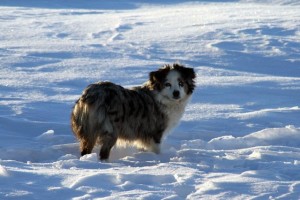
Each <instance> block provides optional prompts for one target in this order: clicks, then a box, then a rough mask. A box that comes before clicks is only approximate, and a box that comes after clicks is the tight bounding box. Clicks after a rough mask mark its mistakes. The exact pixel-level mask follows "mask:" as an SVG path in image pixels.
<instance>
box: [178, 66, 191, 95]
mask: <svg viewBox="0 0 300 200" xmlns="http://www.w3.org/2000/svg"><path fill="white" fill-rule="evenodd" d="M174 68H175V69H177V70H178V71H179V72H180V73H181V74H182V76H183V79H184V80H186V83H187V85H188V91H187V93H188V94H191V93H193V91H194V89H195V78H196V73H195V71H194V69H193V68H189V67H185V66H183V65H180V64H177V63H175V64H174Z"/></svg>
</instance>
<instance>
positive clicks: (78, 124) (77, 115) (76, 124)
mask: <svg viewBox="0 0 300 200" xmlns="http://www.w3.org/2000/svg"><path fill="white" fill-rule="evenodd" d="M88 124H89V113H88V105H87V104H85V103H84V102H82V101H81V99H79V100H78V101H77V102H76V104H75V106H74V109H73V111H72V114H71V126H72V130H73V133H74V135H75V136H76V137H77V138H78V139H80V138H82V137H84V136H85V135H88V134H89V133H88V132H89V130H88Z"/></svg>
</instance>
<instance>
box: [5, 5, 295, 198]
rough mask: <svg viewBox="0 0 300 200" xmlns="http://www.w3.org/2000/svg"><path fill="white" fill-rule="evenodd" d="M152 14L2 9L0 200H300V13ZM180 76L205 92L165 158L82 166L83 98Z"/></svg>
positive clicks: (171, 9) (182, 10) (117, 156)
mask: <svg viewBox="0 0 300 200" xmlns="http://www.w3.org/2000/svg"><path fill="white" fill-rule="evenodd" d="M149 2H151V3H149ZM149 2H148V1H142V0H140V1H139V0H129V1H96V0H90V1H83V0H82V1H79V0H73V1H71V0H66V1H60V0H52V1H46V0H40V1H38V0H26V1H22V0H1V1H0V13H1V14H0V199H72V198H74V199H114V200H115V199H299V198H300V3H299V1H296V0H274V1H271V0H268V1H260V0H256V1H255V0H254V1H247V0H243V1H234V0H232V1H231V0H220V1H180V0H177V1H162V0H155V1H149ZM173 62H181V63H182V64H185V65H186V66H189V67H194V69H195V71H196V72H197V81H196V84H197V88H196V90H195V92H194V95H193V98H192V101H191V102H190V104H189V106H188V107H187V109H186V112H185V115H184V116H183V118H182V120H181V123H180V125H179V126H178V127H177V128H176V129H174V130H173V131H172V132H171V133H170V135H169V136H168V137H167V138H166V139H165V141H164V143H163V148H162V153H161V154H160V155H155V154H153V153H146V152H138V151H137V150H136V149H134V148H119V149H116V148H115V149H113V151H112V154H111V160H110V162H104V163H103V162H100V161H99V160H98V158H97V154H98V151H99V148H96V149H95V152H94V153H93V154H90V155H86V156H84V157H81V158H80V156H79V149H78V148H79V145H78V143H77V141H76V139H75V137H74V136H73V134H72V132H71V129H70V113H71V109H72V106H73V104H74V102H75V101H76V99H77V98H78V97H79V96H80V94H81V92H82V90H83V89H84V88H85V87H86V86H87V85H88V84H90V83H93V82H96V81H100V80H109V81H112V82H116V83H118V84H121V85H123V86H127V87H130V86H135V85H140V84H142V83H143V82H145V81H146V80H147V78H148V73H149V72H150V71H152V70H155V69H157V68H158V67H159V66H161V65H163V64H166V63H173Z"/></svg>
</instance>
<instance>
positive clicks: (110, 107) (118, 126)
mask: <svg viewBox="0 0 300 200" xmlns="http://www.w3.org/2000/svg"><path fill="white" fill-rule="evenodd" d="M172 71H176V73H175V72H173V75H169V76H168V74H171V73H170V72H172ZM149 78H150V79H149V81H147V82H146V83H145V84H144V85H142V86H140V87H134V88H130V89H126V88H123V87H122V86H119V85H116V84H114V83H111V82H98V83H94V84H91V85H89V86H88V87H87V88H86V89H85V90H84V91H83V94H82V96H81V97H80V98H79V99H78V101H77V102H76V104H75V106H74V109H73V112H72V117H71V124H72V130H73V132H74V134H75V135H76V137H77V138H78V140H79V141H80V150H81V155H82V156H83V155H85V154H89V153H91V151H92V149H93V147H94V145H95V144H96V143H99V144H100V145H101V150H100V159H101V160H105V159H108V158H109V154H110V150H111V148H112V147H113V146H114V145H115V144H116V142H117V140H122V141H125V142H128V143H131V144H133V145H135V146H137V147H138V148H140V149H144V150H147V151H152V152H155V153H159V152H160V143H161V140H162V137H163V135H164V134H165V133H166V132H168V131H169V130H170V128H172V127H173V126H175V125H176V124H177V123H178V121H179V119H180V118H181V116H182V114H183V112H184V108H185V106H186V104H187V102H188V100H189V98H190V96H191V94H192V92H193V90H194V87H195V84H194V78H195V73H194V70H193V69H192V68H186V67H184V66H182V65H180V64H173V65H165V66H163V67H162V68H160V69H159V70H157V71H154V72H151V73H150V75H149ZM168 79H170V80H169V82H170V83H168V84H166V82H168ZM171 79H172V80H171ZM171 84H173V85H174V87H171V86H169V85H171ZM176 84H178V86H176ZM180 90H182V92H180ZM169 91H170V92H169ZM181 93H182V94H181Z"/></svg>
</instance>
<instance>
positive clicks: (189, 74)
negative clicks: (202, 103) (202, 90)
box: [184, 67, 196, 94]
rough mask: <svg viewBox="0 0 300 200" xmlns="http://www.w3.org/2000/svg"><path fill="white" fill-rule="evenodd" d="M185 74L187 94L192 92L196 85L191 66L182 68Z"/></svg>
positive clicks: (194, 74)
mask: <svg viewBox="0 0 300 200" xmlns="http://www.w3.org/2000/svg"><path fill="white" fill-rule="evenodd" d="M184 70H185V74H186V76H187V77H186V80H187V85H188V94H191V93H193V91H194V89H195V87H196V85H195V78H196V73H195V71H194V69H193V68H188V67H186V68H184Z"/></svg>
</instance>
